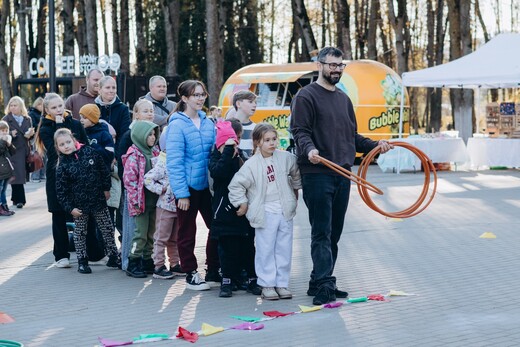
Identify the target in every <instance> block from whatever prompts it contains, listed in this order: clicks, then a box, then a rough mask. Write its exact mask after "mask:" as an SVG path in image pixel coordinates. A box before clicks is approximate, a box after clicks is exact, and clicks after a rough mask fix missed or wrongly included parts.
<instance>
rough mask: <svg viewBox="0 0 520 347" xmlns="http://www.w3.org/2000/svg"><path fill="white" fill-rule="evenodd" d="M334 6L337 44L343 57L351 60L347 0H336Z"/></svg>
mask: <svg viewBox="0 0 520 347" xmlns="http://www.w3.org/2000/svg"><path fill="white" fill-rule="evenodd" d="M336 6H337V11H336V31H337V38H338V42H337V46H338V48H339V49H341V50H342V51H343V55H344V58H345V59H348V60H352V45H351V44H350V7H349V4H348V2H347V0H336Z"/></svg>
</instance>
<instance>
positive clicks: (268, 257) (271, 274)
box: [255, 211, 293, 288]
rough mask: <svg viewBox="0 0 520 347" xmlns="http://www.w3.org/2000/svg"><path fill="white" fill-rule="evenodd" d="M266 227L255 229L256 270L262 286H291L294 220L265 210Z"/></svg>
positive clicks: (259, 283)
mask: <svg viewBox="0 0 520 347" xmlns="http://www.w3.org/2000/svg"><path fill="white" fill-rule="evenodd" d="M264 218H265V219H264V220H265V227H264V228H257V229H255V245H256V255H255V270H256V275H257V276H258V282H257V283H258V285H259V286H262V287H282V288H287V287H289V277H290V274H291V257H292V241H293V220H292V219H291V220H286V219H285V218H284V216H283V214H282V213H271V212H267V211H265V216H264Z"/></svg>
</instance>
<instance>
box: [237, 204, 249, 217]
mask: <svg viewBox="0 0 520 347" xmlns="http://www.w3.org/2000/svg"><path fill="white" fill-rule="evenodd" d="M246 213H247V203H243V204H242V205H240V207H239V208H238V210H237V216H239V217H241V216H243V215H245V214H246Z"/></svg>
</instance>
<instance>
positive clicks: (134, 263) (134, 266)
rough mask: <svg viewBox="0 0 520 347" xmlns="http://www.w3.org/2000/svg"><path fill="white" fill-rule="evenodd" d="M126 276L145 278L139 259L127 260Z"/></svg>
mask: <svg viewBox="0 0 520 347" xmlns="http://www.w3.org/2000/svg"><path fill="white" fill-rule="evenodd" d="M126 274H127V275H128V276H131V277H134V278H145V277H146V273H145V272H144V271H143V269H142V266H141V259H139V258H128V267H127V268H126Z"/></svg>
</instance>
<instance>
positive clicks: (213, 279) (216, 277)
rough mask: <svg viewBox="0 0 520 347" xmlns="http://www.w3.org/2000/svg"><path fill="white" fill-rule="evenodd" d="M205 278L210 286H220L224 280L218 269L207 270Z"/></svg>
mask: <svg viewBox="0 0 520 347" xmlns="http://www.w3.org/2000/svg"><path fill="white" fill-rule="evenodd" d="M205 280H206V283H207V284H209V286H210V287H218V286H220V283H221V282H222V277H221V276H220V274H219V272H218V270H208V271H206V278H205Z"/></svg>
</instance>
